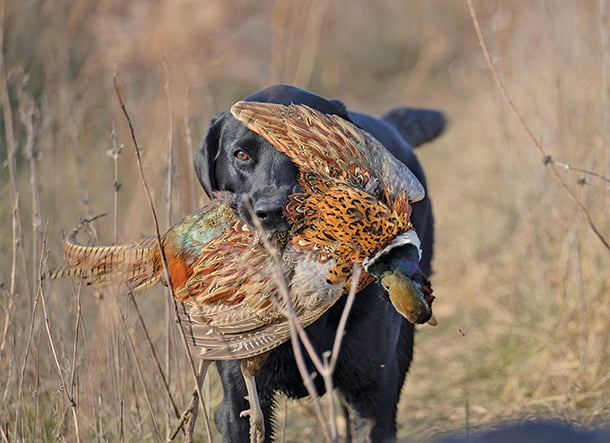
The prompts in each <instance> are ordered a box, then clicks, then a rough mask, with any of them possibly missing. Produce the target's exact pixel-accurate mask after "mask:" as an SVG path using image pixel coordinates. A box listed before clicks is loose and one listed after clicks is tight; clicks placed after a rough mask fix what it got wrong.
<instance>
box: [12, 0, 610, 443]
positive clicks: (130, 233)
mask: <svg viewBox="0 0 610 443" xmlns="http://www.w3.org/2000/svg"><path fill="white" fill-rule="evenodd" d="M474 5H475V8H476V10H477V13H478V16H479V19H480V21H481V27H482V31H483V34H484V37H485V41H486V42H487V44H488V46H489V50H490V52H491V55H492V58H493V61H494V63H495V66H496V67H497V69H498V71H499V74H500V77H501V78H502V81H503V82H504V84H505V86H506V88H507V91H508V94H509V95H510V97H511V99H512V101H513V102H514V104H515V106H516V107H517V108H518V110H519V112H520V113H521V114H522V116H523V118H524V120H525V121H526V122H527V125H528V126H529V127H530V128H531V130H532V132H533V134H534V135H535V137H536V138H537V140H538V142H539V143H540V145H541V146H542V147H543V149H544V151H545V153H546V154H548V155H551V156H552V159H553V160H555V161H557V162H562V163H565V164H569V165H571V166H573V167H578V168H582V169H583V170H585V171H592V172H595V173H598V174H601V176H602V177H601V178H600V177H596V176H593V175H589V174H586V173H585V172H581V171H578V170H574V169H570V170H568V168H565V167H559V166H555V167H556V168H557V171H558V172H559V175H560V177H561V178H562V180H563V181H564V182H565V184H566V186H567V187H568V188H569V189H570V190H571V192H572V193H573V194H574V195H575V197H576V200H577V201H578V202H580V203H581V204H582V205H583V206H584V208H586V210H587V211H588V212H589V213H590V215H591V218H592V220H593V222H594V223H595V225H596V227H597V228H598V229H599V231H600V232H601V234H602V236H603V237H604V238H605V239H606V240H608V239H609V238H610V183H609V181H608V177H610V41H609V40H608V26H609V25H610V24H609V22H608V16H607V14H606V8H607V0H599V1H597V0H595V1H594V0H583V1H578V2H577V1H569V0H536V1H532V2H522V1H510V0H486V1H483V0H477V1H475V2H474ZM0 13H1V14H2V16H1V18H0V20H1V32H0V36H1V47H2V59H1V60H0V62H1V63H0V71H1V72H0V98H1V103H0V106H1V107H2V108H1V109H2V116H3V117H2V119H1V121H0V128H1V129H0V154H1V158H2V163H1V168H0V177H1V178H0V186H1V187H2V195H3V196H4V197H3V199H2V200H1V201H0V229H1V235H0V245H1V248H2V249H1V251H2V254H1V255H0V285H1V286H0V291H1V292H0V308H1V309H0V441H20V440H23V441H56V440H61V441H75V440H76V439H77V438H80V439H82V440H83V441H142V440H145V441H163V440H166V438H167V435H168V433H169V432H170V431H171V430H172V428H173V427H174V426H175V425H176V422H177V420H176V417H175V411H174V409H175V408H174V406H173V404H175V405H176V408H177V409H178V410H182V408H183V407H184V406H185V405H186V403H187V402H188V400H189V396H190V393H191V390H192V386H193V380H192V375H191V371H190V368H189V366H188V360H187V358H186V356H185V350H184V348H183V346H182V344H181V342H180V339H179V336H178V333H177V328H176V326H175V324H174V321H173V306H172V305H171V303H169V301H168V296H167V293H166V292H164V290H163V289H161V288H159V289H155V290H150V291H147V292H146V293H145V294H144V295H141V296H138V297H137V298H136V299H135V301H132V300H131V299H129V298H127V297H125V296H124V295H122V294H117V293H115V292H113V291H112V290H108V291H104V292H103V293H98V292H96V291H94V290H92V289H90V288H81V287H79V286H78V284H72V283H71V282H63V281H60V282H56V281H53V282H47V281H44V282H43V283H42V284H40V282H39V279H38V275H39V274H40V272H41V265H42V266H43V269H46V268H48V267H53V266H56V265H58V264H59V263H61V260H62V257H61V233H62V232H66V231H68V230H70V229H71V228H72V227H74V226H75V225H76V224H78V222H79V220H80V219H81V218H83V217H86V216H90V215H95V214H100V213H108V215H107V216H106V217H104V218H102V219H101V220H99V221H98V222H96V223H95V228H96V232H94V233H92V235H94V236H97V238H98V241H99V242H101V243H112V242H115V241H129V240H131V239H134V238H137V237H139V236H140V235H142V234H152V233H154V224H153V222H152V217H151V212H150V209H149V207H148V205H147V202H146V196H145V193H144V189H143V186H142V183H141V181H140V179H139V176H138V172H137V165H136V160H135V155H134V149H133V144H132V143H131V139H130V134H129V130H128V127H127V124H126V120H125V118H124V116H123V115H122V113H121V109H120V107H119V105H118V101H117V97H116V94H115V92H114V89H113V75H114V74H115V73H118V74H119V80H118V82H119V84H120V87H121V90H122V93H123V97H124V99H125V102H126V106H127V108H128V110H129V112H130V116H131V119H132V122H133V125H134V128H135V133H136V137H137V138H138V142H139V144H140V146H141V149H142V151H143V167H144V173H145V175H146V177H147V180H148V183H149V185H150V187H151V188H152V191H153V198H154V202H155V206H156V208H157V210H158V213H159V219H160V222H161V228H162V229H164V228H165V227H167V226H168V225H169V224H170V223H171V222H172V221H175V220H177V219H178V218H180V217H181V216H182V215H185V214H187V213H189V212H191V210H193V209H194V208H196V207H198V206H199V205H201V204H202V203H203V202H204V200H203V192H202V191H201V189H200V187H199V186H198V184H197V180H196V178H195V177H194V171H193V168H192V152H193V150H194V149H195V147H196V146H197V144H198V143H199V141H200V139H201V138H202V136H203V135H204V134H205V132H206V130H207V126H208V121H209V119H210V117H211V116H213V115H214V114H215V113H216V112H219V111H223V110H226V109H228V107H229V106H230V105H231V104H232V103H233V102H235V101H236V100H238V99H240V98H242V97H244V96H245V95H248V94H250V93H251V92H253V91H255V90H258V89H261V88H263V87H265V86H267V85H270V84H272V83H277V82H286V83H292V84H296V85H298V86H301V87H304V88H307V89H311V90H313V91H314V92H317V93H319V94H321V95H323V96H327V97H337V98H341V99H342V100H343V101H344V102H345V103H346V104H347V105H348V106H349V107H350V108H351V109H355V110H359V111H363V112H368V113H371V114H375V115H378V114H381V113H382V112H384V111H385V110H387V109H389V108H390V107H393V106H398V105H410V106H420V107H429V108H437V109H441V110H443V111H444V112H445V113H446V115H447V118H448V120H449V126H448V128H447V130H446V132H445V134H444V135H443V136H442V137H441V138H439V139H438V140H437V141H435V142H433V143H431V144H429V145H427V146H425V147H422V148H420V149H418V155H419V158H420V159H421V161H422V163H423V165H424V167H425V169H426V172H427V176H428V184H429V190H430V195H431V198H432V201H433V204H434V208H435V213H436V229H437V231H436V232H437V242H436V248H435V260H434V269H435V274H434V276H433V279H432V281H433V284H434V288H435V293H436V295H437V297H438V299H437V301H436V304H435V308H436V313H437V314H436V315H437V317H438V319H439V322H440V324H439V326H438V327H436V328H432V327H429V326H424V327H420V328H419V330H418V332H417V336H416V349H415V359H414V362H413V364H412V367H411V370H410V372H409V375H408V377H407V382H406V384H405V387H404V390H403V396H402V400H401V403H400V406H399V417H398V422H399V437H400V438H401V439H402V440H404V441H406V442H420V441H426V440H429V439H434V438H437V437H439V436H441V435H445V434H448V433H451V434H453V433H464V432H470V431H472V430H475V429H487V428H491V427H494V426H497V425H498V424H500V423H504V422H507V421H515V420H516V421H520V420H529V419H532V418H550V419H553V420H557V421H560V422H563V423H567V424H569V425H571V426H574V427H577V428H587V427H591V426H599V425H604V424H607V423H610V369H609V368H610V250H609V249H607V248H606V247H605V246H604V245H603V243H602V242H601V241H600V240H599V238H598V237H597V236H596V235H595V234H594V232H593V230H592V229H591V227H590V225H589V223H588V221H587V218H586V216H585V214H584V213H583V212H582V211H580V210H579V209H578V207H577V206H576V205H575V203H574V202H573V201H572V200H570V198H569V197H568V196H567V193H566V191H565V190H564V189H562V187H561V186H559V185H558V183H557V182H556V181H555V180H554V179H553V177H552V175H551V173H550V169H549V168H550V167H553V166H552V165H549V166H548V167H545V164H544V162H543V158H542V157H541V155H540V154H539V153H538V152H537V151H536V149H535V148H534V146H533V144H532V142H531V140H530V139H529V138H528V137H527V135H526V133H525V131H524V130H523V128H522V127H521V126H520V125H519V124H518V123H517V121H516V119H515V117H514V115H513V114H512V113H511V112H510V110H509V109H508V108H507V106H506V104H505V102H504V100H503V99H502V96H501V94H500V92H499V90H498V88H497V86H496V85H495V83H494V81H493V78H492V76H491V74H490V72H489V70H488V68H487V66H486V63H485V59H484V57H483V55H482V52H481V49H480V47H479V45H478V42H477V38H476V34H475V32H474V27H473V24H472V21H471V18H470V15H469V12H468V7H467V4H466V2H465V1H452V2H448V1H444V0H412V1H408V2H405V1H398V0H381V1H374V2H373V1H370V2H358V6H356V3H355V2H348V1H347V0H338V1H330V0H303V1H298V2H296V1H293V2H289V1H281V0H277V1H270V0H269V1H247V0H235V1H221V0H206V1H205V2H197V1H193V0H174V1H169V0H167V1H162V0H154V1H148V2H142V1H141V2H127V1H116V0H80V1H78V2H74V1H70V0H56V1H53V2H49V1H41V0H27V1H24V0H1V1H0ZM583 179H584V180H583ZM115 183H118V184H120V186H118V185H115ZM136 307H137V309H136ZM139 315H141V318H142V321H141V320H140V318H139ZM143 325H145V327H144V326H143ZM147 336H148V337H149V338H147ZM152 349H154V353H153V351H152ZM155 356H156V359H157V360H158V362H159V366H157V363H156V362H155ZM162 373H163V374H165V377H166V379H167V384H168V387H169V389H166V388H165V385H164V382H163V378H162V376H161V374H162ZM208 390H209V398H208V399H207V400H208V404H209V406H210V408H211V409H212V410H213V409H214V408H215V406H216V405H217V404H218V402H219V397H220V387H219V381H218V378H217V376H216V374H214V373H212V376H211V377H210V383H209V385H208ZM278 405H279V409H280V419H279V424H280V428H281V430H280V434H281V439H280V441H286V442H297V441H314V440H320V439H321V435H320V433H319V426H318V425H317V423H316V420H315V416H314V414H313V412H312V410H311V404H310V402H309V401H307V400H303V401H298V402H297V401H287V400H285V399H281V398H280V399H278ZM214 433H215V434H214V435H215V441H220V438H219V436H218V435H217V434H216V431H214ZM178 438H179V439H180V438H181V437H180V436H179V437H178ZM196 438H197V439H198V440H199V441H206V437H205V432H204V426H203V421H201V420H200V421H199V422H198V429H197V433H196Z"/></svg>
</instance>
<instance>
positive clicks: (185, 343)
mask: <svg viewBox="0 0 610 443" xmlns="http://www.w3.org/2000/svg"><path fill="white" fill-rule="evenodd" d="M118 78H119V75H118V74H115V75H114V77H113V82H114V90H115V92H116V95H117V98H118V100H119V104H120V106H121V110H122V111H123V115H124V116H125V119H126V120H127V125H128V126H129V132H130V135H131V140H132V142H133V146H134V150H135V153H136V163H137V165H138V172H139V174H140V181H141V182H142V186H143V187H144V190H145V194H146V199H147V201H148V206H149V208H150V211H151V214H152V217H153V221H154V224H155V233H156V238H157V247H158V248H159V251H160V252H161V263H162V265H163V275H164V277H165V281H166V282H167V284H168V287H169V289H170V291H171V294H172V299H173V300H174V313H175V316H176V317H175V319H176V322H177V323H178V325H179V328H178V330H179V332H180V337H181V339H182V344H183V346H184V349H185V352H186V355H187V359H188V361H189V364H190V367H191V373H192V375H193V380H194V381H195V383H196V386H197V394H198V395H199V400H200V401H201V406H202V408H203V409H204V413H205V414H206V416H207V413H206V412H205V411H206V409H207V408H206V406H205V404H204V403H203V396H202V395H201V390H200V389H199V385H198V384H197V382H198V379H197V369H196V367H195V362H194V361H193V356H192V353H191V350H190V347H189V345H188V340H187V338H186V333H185V332H184V328H183V327H182V322H181V320H180V316H179V314H178V304H177V302H176V297H175V294H174V287H173V284H172V281H171V277H170V274H169V269H168V267H167V257H166V256H165V250H164V249H163V244H162V243H161V231H160V229H159V218H158V217H157V210H156V208H155V205H154V202H153V200H152V194H151V192H150V188H149V187H148V182H147V181H146V177H145V175H144V169H143V167H142V158H141V155H140V146H139V145H138V140H137V138H136V134H135V130H134V128H133V124H132V123H131V118H130V117H129V113H128V112H127V108H126V107H125V103H124V102H123V97H122V96H121V91H120V89H119V85H118ZM206 423H207V422H206ZM207 431H208V435H211V431H210V429H209V427H208V430H207Z"/></svg>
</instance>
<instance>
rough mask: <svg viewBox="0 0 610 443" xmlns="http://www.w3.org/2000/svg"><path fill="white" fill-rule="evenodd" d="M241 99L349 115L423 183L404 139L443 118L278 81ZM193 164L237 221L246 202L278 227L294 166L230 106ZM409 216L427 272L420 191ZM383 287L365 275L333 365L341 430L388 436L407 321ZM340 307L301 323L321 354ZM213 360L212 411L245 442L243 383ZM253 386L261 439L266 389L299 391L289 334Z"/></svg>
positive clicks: (406, 349) (427, 133)
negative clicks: (230, 201)
mask: <svg viewBox="0 0 610 443" xmlns="http://www.w3.org/2000/svg"><path fill="white" fill-rule="evenodd" d="M246 100H248V101H258V102H266V103H278V104H283V105H289V104H291V103H294V104H304V105H308V106H310V107H312V108H314V109H317V110H318V111H321V112H323V113H326V114H336V115H338V116H340V117H342V118H344V119H346V120H349V121H351V122H353V123H355V124H356V125H357V126H359V127H361V128H362V129H364V130H366V131H368V132H369V133H371V134H372V135H373V136H375V137H376V138H377V139H378V140H379V141H380V142H381V143H383V144H384V145H385V146H386V148H387V149H388V150H389V151H390V152H392V154H394V155H395V156H396V157H397V158H398V159H399V160H401V161H402V162H403V163H405V164H406V165H407V166H408V167H409V169H410V170H411V171H412V172H413V173H414V174H415V175H416V176H417V178H418V179H419V180H420V181H421V182H422V184H423V185H424V186H425V183H426V182H425V177H424V173H423V170H422V168H421V166H420V164H419V162H418V161H417V158H416V157H415V154H414V153H413V150H412V147H411V145H419V144H421V143H424V142H426V141H429V140H431V139H433V138H435V137H436V136H438V135H439V134H440V133H441V132H442V131H443V129H444V125H445V120H444V118H443V116H442V114H441V113H439V112H437V111H427V110H413V109H409V108H398V109H396V110H393V111H390V112H389V113H388V114H386V115H385V116H384V117H383V118H382V119H381V120H380V119H376V118H373V117H370V116H367V115H364V114H358V113H354V112H348V111H347V109H346V108H345V106H344V105H343V104H342V103H341V102H339V101H336V100H326V99H324V98H322V97H319V96H317V95H314V94H312V93H310V92H308V91H305V90H302V89H298V88H295V87H292V86H287V85H276V86H272V87H270V88H268V89H265V90H263V91H260V92H257V93H255V94H253V95H251V96H249V97H247V98H246ZM195 167H196V170H197V176H198V177H199V180H200V182H201V184H202V186H203V188H204V189H205V191H206V192H207V194H208V195H210V196H211V195H212V192H213V191H214V190H228V191H232V192H234V193H235V194H236V196H237V201H238V209H239V212H240V215H241V216H242V217H243V218H244V219H245V220H250V221H251V216H250V210H249V208H252V209H253V212H254V213H255V214H256V216H257V217H258V218H259V219H260V221H261V222H262V224H263V227H264V228H265V229H266V230H269V231H284V230H286V229H287V227H288V226H287V223H286V220H285V219H284V217H283V214H282V207H283V206H284V204H285V203H286V201H287V196H288V195H289V194H291V193H294V192H297V191H298V190H299V187H298V185H297V183H296V174H297V170H296V167H295V166H294V165H293V164H292V163H291V162H290V160H289V159H288V157H286V156H285V155H284V154H281V153H279V152H278V151H277V150H276V149H275V148H274V147H273V146H272V145H270V144H269V143H268V142H267V141H265V140H264V139H263V138H262V137H260V136H258V135H257V134H255V133H254V132H252V131H250V130H248V129H247V128H246V127H245V126H244V125H242V124H241V123H240V122H238V121H237V120H236V119H235V118H233V117H232V115H231V114H230V113H229V112H225V113H221V114H219V115H217V116H216V117H215V118H214V119H213V120H212V123H211V127H210V129H209V131H208V134H207V135H206V137H205V139H204V140H203V142H202V143H201V145H200V146H199V148H198V150H197V152H196V158H195ZM412 222H413V224H414V226H415V229H416V230H417V232H418V235H419V237H420V240H421V244H422V249H423V258H422V260H421V263H420V268H421V269H422V271H423V272H424V273H426V274H427V275H429V274H430V272H431V268H430V262H431V259H432V246H433V240H434V238H433V237H434V221H433V216H432V207H431V204H430V200H429V199H428V198H427V197H426V198H425V199H423V200H422V201H420V202H417V203H415V204H414V205H413V213H412ZM382 294H383V289H382V288H381V287H380V286H379V285H377V284H375V283H374V284H371V285H369V286H368V287H367V288H365V289H364V290H363V291H362V292H361V293H360V294H358V295H357V296H356V301H355V303H354V306H353V308H352V311H351V313H350V316H349V321H348V324H347V328H346V334H345V337H344V339H343V345H342V348H341V352H340V355H339V359H338V364H337V367H336V371H335V373H334V383H335V387H336V388H337V389H338V390H339V391H340V393H341V395H342V396H343V398H344V399H345V403H346V404H347V406H346V407H347V409H348V412H349V418H350V422H351V425H352V428H351V430H350V432H351V433H352V437H353V438H354V439H357V440H361V439H362V440H369V439H370V440H372V441H392V440H394V439H395V434H396V405H397V403H398V399H399V395H400V391H401V387H402V385H403V382H404V378H405V375H406V372H407V370H408V368H409V364H410V362H411V357H412V352H413V332H414V328H413V325H412V324H411V323H409V322H408V321H406V320H405V319H404V318H403V317H402V316H401V315H400V314H398V313H397V312H396V311H395V310H394V309H393V308H392V306H391V305H390V304H389V302H388V301H387V300H386V299H384V297H383V296H382ZM343 307H344V301H343V300H341V301H339V302H338V303H337V304H336V305H335V306H333V307H332V308H331V309H330V310H329V311H328V312H327V313H326V314H325V315H323V316H322V317H321V318H320V319H319V320H318V321H317V322H315V323H314V324H312V325H311V326H309V328H308V329H307V332H308V334H309V336H310V338H311V340H312V342H313V343H314V344H315V346H316V349H317V351H318V352H319V353H320V354H321V353H322V352H325V351H327V350H330V349H331V348H332V343H333V340H334V338H335V333H336V329H337V324H338V321H339V318H340V315H341V312H342V311H343ZM217 366H218V369H219V372H220V377H221V379H222V384H223V388H224V399H223V401H222V404H221V405H220V407H219V408H218V410H217V411H216V415H215V418H216V424H217V425H218V427H219V429H220V431H221V433H222V435H223V437H224V439H225V440H226V441H231V442H241V441H244V442H246V441H248V420H247V418H243V417H240V412H241V411H243V410H245V409H248V403H247V400H245V399H244V397H245V395H246V388H245V385H244V383H243V380H242V376H241V372H240V366H239V362H237V361H219V362H217ZM312 370H313V369H312ZM316 383H317V390H318V393H319V394H320V395H322V394H323V393H324V386H323V383H322V380H321V379H320V377H318V378H317V379H316ZM257 387H258V392H259V397H260V401H261V407H262V410H263V413H264V415H265V429H267V434H268V435H267V439H268V440H270V435H269V434H270V430H271V429H272V426H271V424H272V419H273V407H274V395H275V393H276V392H281V393H283V394H285V395H288V396H289V397H292V398H301V397H304V396H306V395H307V391H306V390H305V387H304V386H303V382H302V380H301V376H300V375H299V371H298V369H297V367H296V364H295V360H294V356H293V353H292V348H291V345H290V343H285V344H284V345H282V346H279V347H278V348H276V349H275V350H274V351H272V352H271V355H270V357H269V359H268V360H267V361H266V363H265V365H264V367H263V369H262V370H261V372H260V373H259V375H258V376H257Z"/></svg>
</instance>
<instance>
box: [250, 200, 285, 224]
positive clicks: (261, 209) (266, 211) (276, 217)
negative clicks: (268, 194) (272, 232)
mask: <svg viewBox="0 0 610 443" xmlns="http://www.w3.org/2000/svg"><path fill="white" fill-rule="evenodd" d="M283 207H284V202H283V201H282V200H280V199H259V200H258V201H257V202H256V203H254V207H253V208H252V209H253V210H254V215H256V216H257V217H258V219H259V220H260V221H261V222H262V223H263V224H264V225H270V224H272V223H274V222H280V221H281V220H282V218H283V213H282V208H283Z"/></svg>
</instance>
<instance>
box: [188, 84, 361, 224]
mask: <svg viewBox="0 0 610 443" xmlns="http://www.w3.org/2000/svg"><path fill="white" fill-rule="evenodd" d="M245 100H247V101H257V102H264V103H278V104H282V105H289V104H291V103H294V104H304V105H307V106H310V107H311V108H314V109H317V110H318V111H321V112H323V113H325V114H336V115H339V116H340V117H342V118H345V119H346V120H350V118H349V116H348V114H347V110H346V109H345V106H344V105H343V104H342V103H341V102H339V101H336V100H326V99H324V98H322V97H319V96H317V95H315V94H312V93H310V92H308V91H305V90H303V89H299V88H296V87H293V86H288V85H276V86H272V87H270V88H267V89H265V90H263V91H260V92H257V93H255V94H253V95H251V96H249V97H247V98H246V99H245ZM195 169H196V171H197V177H198V178H199V181H200V183H201V185H202V186H203V189H204V190H205V191H206V193H207V194H208V196H210V197H212V193H213V191H216V190H225V191H230V192H233V193H235V195H236V197H237V206H238V212H239V214H240V216H241V217H242V218H243V219H245V220H246V221H248V222H249V223H252V214H254V215H255V216H256V217H257V218H258V219H259V221H260V222H261V224H262V226H263V228H264V229H265V230H266V231H268V232H277V231H286V230H287V229H288V224H287V222H286V219H285V218H284V215H283V212H282V210H283V207H284V205H285V203H286V201H287V199H288V196H289V195H290V194H293V193H295V192H298V191H299V185H298V183H297V181H296V177H297V168H296V167H295V166H294V164H293V163H292V162H291V161H290V160H289V159H288V157H287V156H286V155H285V154H282V153H280V152H279V151H278V150H277V149H276V148H275V147H273V146H272V145H271V144H270V143H269V142H267V141H266V140H265V139H264V138H263V137H261V136H259V135H258V134H256V133H254V132H252V131H250V130H249V129H247V128H246V127H245V126H244V125H243V124H242V123H240V122H239V121H237V120H236V119H235V118H234V117H233V116H232V115H231V113H230V112H223V113H221V114H218V115H216V116H215V117H214V118H213V119H212V123H211V126H210V129H209V130H208V133H207V135H206V136H205V138H204V140H203V141H202V142H201V145H200V146H199V148H198V149H197V151H196V152H195Z"/></svg>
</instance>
